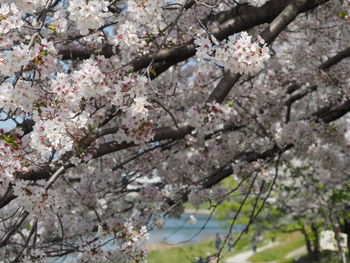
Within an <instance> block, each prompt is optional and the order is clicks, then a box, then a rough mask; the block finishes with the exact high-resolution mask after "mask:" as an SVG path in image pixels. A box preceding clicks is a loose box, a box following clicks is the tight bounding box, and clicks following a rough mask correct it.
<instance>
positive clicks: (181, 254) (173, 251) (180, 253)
mask: <svg viewBox="0 0 350 263" xmlns="http://www.w3.org/2000/svg"><path fill="white" fill-rule="evenodd" d="M251 239H252V237H251V235H248V236H244V237H242V239H241V240H240V241H239V242H238V243H237V244H236V246H235V248H234V249H233V250H232V251H231V252H229V253H226V252H227V246H226V247H225V249H224V250H223V254H225V258H227V257H231V256H233V255H234V254H237V253H239V252H242V251H244V250H249V249H251ZM259 245H260V246H262V245H263V243H261V244H259ZM208 252H209V253H210V254H213V253H215V252H217V250H216V249H215V245H214V238H213V239H212V240H207V241H203V242H199V243H197V244H195V245H184V246H176V247H171V248H163V249H158V250H153V251H151V252H149V257H148V262H149V263H178V262H184V263H186V262H190V260H191V259H194V258H198V257H204V258H205V257H206V254H207V253H208Z"/></svg>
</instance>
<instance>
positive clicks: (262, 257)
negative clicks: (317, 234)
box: [249, 232, 305, 263]
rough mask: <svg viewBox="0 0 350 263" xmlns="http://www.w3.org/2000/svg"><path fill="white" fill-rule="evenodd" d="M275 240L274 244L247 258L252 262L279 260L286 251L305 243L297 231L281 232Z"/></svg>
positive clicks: (285, 254)
mask: <svg viewBox="0 0 350 263" xmlns="http://www.w3.org/2000/svg"><path fill="white" fill-rule="evenodd" d="M277 242H278V244H277V245H276V246H273V247H271V248H269V249H266V250H264V251H261V252H258V253H256V254H254V255H253V256H252V257H251V258H250V259H249V260H250V261H251V262H253V263H254V262H271V261H281V260H283V259H284V258H285V257H286V256H287V254H288V253H290V252H291V251H293V250H296V249H298V248H300V247H302V246H304V245H305V242H304V238H303V236H302V235H301V234H300V233H298V232H295V233H291V234H281V235H279V236H278V238H277Z"/></svg>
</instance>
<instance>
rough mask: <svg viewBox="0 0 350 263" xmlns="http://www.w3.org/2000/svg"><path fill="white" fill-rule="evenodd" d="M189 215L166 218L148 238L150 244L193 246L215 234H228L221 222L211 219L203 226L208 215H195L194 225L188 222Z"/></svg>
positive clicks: (236, 229) (226, 226) (238, 228)
mask: <svg viewBox="0 0 350 263" xmlns="http://www.w3.org/2000/svg"><path fill="white" fill-rule="evenodd" d="M188 217H189V214H183V215H182V216H181V217H180V218H168V219H167V220H166V223H165V225H164V228H163V229H160V230H153V231H152V232H151V233H150V236H149V241H148V242H149V243H150V244H157V243H158V244H159V243H165V244H172V245H180V244H182V243H186V244H189V243H190V244H193V243H196V242H198V241H201V240H203V239H209V238H213V237H214V236H215V234H216V233H219V234H220V236H224V235H226V234H227V233H228V225H227V223H226V224H225V222H223V221H219V220H216V219H215V218H211V219H210V221H208V223H207V224H206V226H205V228H204V229H202V228H203V226H204V225H205V223H206V221H207V219H208V217H209V215H204V214H198V215H195V217H196V219H197V222H196V224H190V223H189V222H188ZM240 229H242V226H240V225H239V226H237V227H235V228H234V233H236V232H238V231H239V230H240Z"/></svg>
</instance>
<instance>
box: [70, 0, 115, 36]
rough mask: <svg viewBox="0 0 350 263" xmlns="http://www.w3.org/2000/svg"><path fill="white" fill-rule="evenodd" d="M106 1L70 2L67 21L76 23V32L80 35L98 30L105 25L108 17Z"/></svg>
mask: <svg viewBox="0 0 350 263" xmlns="http://www.w3.org/2000/svg"><path fill="white" fill-rule="evenodd" d="M108 6H109V2H108V1H104V0H102V1H97V0H89V1H85V0H71V1H69V7H68V12H69V19H71V20H73V21H75V22H76V23H77V27H78V30H79V31H80V33H81V34H82V35H87V34H89V30H90V29H92V30H94V29H98V28H99V27H101V26H103V25H104V23H105V18H106V17H108V16H109V13H108Z"/></svg>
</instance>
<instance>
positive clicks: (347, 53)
mask: <svg viewBox="0 0 350 263" xmlns="http://www.w3.org/2000/svg"><path fill="white" fill-rule="evenodd" d="M348 57H350V47H348V48H346V49H344V50H342V51H340V52H339V53H337V54H336V55H335V56H333V57H330V58H329V59H328V60H326V61H325V62H323V63H322V64H321V65H320V66H319V67H318V68H319V69H321V70H327V69H329V68H330V67H331V66H333V65H335V64H337V63H338V62H340V61H341V60H343V59H345V58H348Z"/></svg>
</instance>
